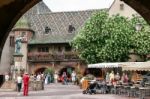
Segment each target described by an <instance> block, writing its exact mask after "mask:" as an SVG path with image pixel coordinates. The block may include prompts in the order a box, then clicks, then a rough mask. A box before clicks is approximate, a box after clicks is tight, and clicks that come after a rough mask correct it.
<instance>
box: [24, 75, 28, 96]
mask: <svg viewBox="0 0 150 99" xmlns="http://www.w3.org/2000/svg"><path fill="white" fill-rule="evenodd" d="M29 78H30V77H29V75H28V73H25V74H24V75H23V84H24V89H23V95H24V96H28V87H29Z"/></svg>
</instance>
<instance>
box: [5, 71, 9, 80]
mask: <svg viewBox="0 0 150 99" xmlns="http://www.w3.org/2000/svg"><path fill="white" fill-rule="evenodd" d="M8 80H9V75H8V74H7V73H6V75H5V81H8Z"/></svg>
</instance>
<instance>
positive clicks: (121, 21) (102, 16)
mask: <svg viewBox="0 0 150 99" xmlns="http://www.w3.org/2000/svg"><path fill="white" fill-rule="evenodd" d="M136 22H137V19H136V18H135V17H134V19H132V20H129V19H128V18H125V17H123V16H120V15H114V16H112V17H109V16H108V14H107V12H106V11H100V12H98V13H95V14H94V15H93V16H92V17H91V18H90V19H89V20H88V21H87V22H86V23H85V26H84V27H83V28H82V29H81V31H80V32H79V33H78V34H77V36H76V37H75V38H74V40H73V41H72V43H71V44H72V46H73V47H74V48H75V49H76V50H77V51H78V52H79V56H80V58H82V59H84V60H86V61H87V62H88V63H98V62H121V61H127V60H128V58H129V57H128V56H129V51H130V50H131V49H135V51H136V52H137V53H138V54H140V53H141V51H140V49H139V48H140V47H141V48H143V47H142V46H139V45H138V44H139V42H140V39H139V35H140V34H142V33H143V31H141V33H139V34H138V33H136V30H135V23H136ZM147 34H148V33H147V32H146V33H144V34H142V35H144V36H143V37H147V38H148V37H149V36H147ZM147 38H146V39H147ZM141 39H142V37H141ZM135 40H137V41H135ZM143 42H145V43H146V44H147V46H145V49H144V50H142V49H141V50H142V51H143V53H145V50H147V49H146V48H147V47H148V46H150V44H149V42H148V41H145V40H144V41H143ZM143 46H144V45H143ZM147 51H148V50H147ZM148 52H149V51H148ZM148 52H147V53H148ZM143 53H141V54H143Z"/></svg>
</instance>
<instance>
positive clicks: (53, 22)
mask: <svg viewBox="0 0 150 99" xmlns="http://www.w3.org/2000/svg"><path fill="white" fill-rule="evenodd" d="M97 11H98V10H87V11H75V12H57V13H55V12H51V11H50V9H49V8H48V7H47V6H46V5H45V4H44V3H43V2H40V3H39V4H37V5H35V6H34V7H33V8H31V9H30V10H29V11H28V12H27V13H26V14H25V15H23V17H22V18H21V19H20V20H19V21H18V23H17V24H16V25H15V26H14V28H13V29H12V31H11V32H10V35H9V37H8V38H7V41H6V43H5V46H4V49H3V54H2V60H1V65H0V73H1V75H4V74H5V72H12V71H13V70H15V66H14V58H13V54H14V52H15V39H16V38H17V37H22V46H21V53H22V54H23V58H22V63H21V64H20V66H21V67H20V68H21V69H23V70H25V71H28V72H29V73H39V72H43V71H44V70H45V69H46V68H49V67H52V68H54V70H55V71H56V72H59V73H60V74H61V73H62V71H70V70H73V69H76V68H80V69H81V72H84V68H85V67H86V64H85V63H84V61H83V60H81V59H79V57H78V55H77V54H78V53H77V52H75V51H74V49H72V48H71V46H70V44H69V43H70V42H71V41H72V39H73V37H74V36H75V35H76V34H77V33H78V31H79V30H80V29H81V28H82V26H83V25H84V23H85V22H86V20H88V19H89V18H90V17H91V16H92V14H93V13H96V12H97ZM108 12H109V14H110V15H114V14H118V13H119V14H120V15H122V16H126V17H129V18H130V17H132V15H133V14H137V12H135V11H134V10H133V9H132V8H131V7H129V6H128V5H126V4H125V3H123V2H122V1H120V0H114V2H113V4H112V5H111V7H110V8H109V10H108ZM133 56H134V57H133ZM137 57H138V56H136V55H131V59H130V60H129V61H137V60H139V57H138V58H137Z"/></svg>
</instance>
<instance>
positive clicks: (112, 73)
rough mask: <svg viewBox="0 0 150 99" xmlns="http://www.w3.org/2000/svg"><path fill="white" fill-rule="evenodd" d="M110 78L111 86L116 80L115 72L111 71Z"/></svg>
mask: <svg viewBox="0 0 150 99" xmlns="http://www.w3.org/2000/svg"><path fill="white" fill-rule="evenodd" d="M109 78H110V80H109V81H110V82H111V84H113V82H114V78H115V75H114V71H111V73H110V74H109Z"/></svg>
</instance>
